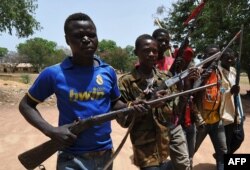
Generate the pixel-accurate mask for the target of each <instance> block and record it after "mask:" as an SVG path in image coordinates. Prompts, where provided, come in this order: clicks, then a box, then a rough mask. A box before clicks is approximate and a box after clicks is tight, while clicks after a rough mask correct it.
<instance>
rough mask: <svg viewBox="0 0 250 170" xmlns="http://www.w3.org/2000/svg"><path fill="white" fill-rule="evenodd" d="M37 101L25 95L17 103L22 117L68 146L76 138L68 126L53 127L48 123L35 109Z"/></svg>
mask: <svg viewBox="0 0 250 170" xmlns="http://www.w3.org/2000/svg"><path fill="white" fill-rule="evenodd" d="M37 104H38V103H37V102H35V101H34V100H32V99H31V98H30V97H29V96H28V95H25V96H24V97H23V99H22V100H21V102H20V104H19V111H20V113H21V114H22V115H23V117H24V118H25V119H26V120H27V121H28V122H29V123H30V124H31V125H32V126H34V127H35V128H37V129H39V130H40V131H41V132H42V133H43V134H45V135H46V136H48V137H50V138H51V139H53V140H55V141H57V142H58V143H61V144H62V145H65V146H70V145H72V144H73V142H74V141H75V139H76V135H74V134H73V133H71V132H70V130H69V129H68V127H69V126H60V127H54V126H52V125H51V124H49V123H48V122H47V121H46V120H45V119H44V118H43V117H42V116H41V113H40V112H39V111H38V110H37V108H36V106H37Z"/></svg>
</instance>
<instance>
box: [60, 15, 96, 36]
mask: <svg viewBox="0 0 250 170" xmlns="http://www.w3.org/2000/svg"><path fill="white" fill-rule="evenodd" d="M79 20H80V21H90V22H92V23H93V25H94V26H95V24H94V22H93V20H92V19H91V18H90V17H89V16H88V15H87V14H84V13H81V12H79V13H74V14H71V15H69V16H68V18H67V19H66V20H65V23H64V33H65V34H67V33H68V31H69V27H68V25H69V23H70V22H71V21H79ZM95 28H96V26H95Z"/></svg>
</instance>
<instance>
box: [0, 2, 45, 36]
mask: <svg viewBox="0 0 250 170" xmlns="http://www.w3.org/2000/svg"><path fill="white" fill-rule="evenodd" d="M35 2H36V0H1V3H0V32H7V33H9V34H10V35H12V33H13V29H15V32H16V35H17V37H28V36H29V35H32V34H33V33H34V30H40V29H41V26H40V23H39V22H38V21H36V19H35V18H34V16H33V15H34V14H35V10H36V8H37V7H38V5H37V4H36V3H35Z"/></svg>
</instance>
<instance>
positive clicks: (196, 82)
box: [193, 30, 242, 87]
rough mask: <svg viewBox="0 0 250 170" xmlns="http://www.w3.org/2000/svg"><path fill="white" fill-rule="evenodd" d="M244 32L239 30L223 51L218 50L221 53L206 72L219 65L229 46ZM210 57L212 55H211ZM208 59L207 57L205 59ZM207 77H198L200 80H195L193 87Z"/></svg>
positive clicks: (197, 85)
mask: <svg viewBox="0 0 250 170" xmlns="http://www.w3.org/2000/svg"><path fill="white" fill-rule="evenodd" d="M241 34H242V30H240V31H239V32H237V33H236V35H235V36H234V37H233V38H232V39H231V40H230V42H229V43H228V44H227V46H226V47H225V48H224V49H223V50H222V51H221V52H218V53H220V54H219V55H218V56H217V57H216V58H215V59H214V61H213V62H212V63H211V64H210V65H209V66H208V67H207V68H206V70H205V71H204V72H208V71H210V70H214V69H215V67H217V65H218V61H219V60H220V57H221V56H222V54H223V53H224V52H225V51H226V49H227V48H228V47H230V46H231V45H232V44H233V42H234V41H235V40H236V39H237V38H239V36H240V35H241ZM218 53H216V54H218ZM209 58H210V57H209ZM205 60H206V59H205ZM205 79H206V77H204V76H202V75H201V76H200V78H199V79H198V80H196V81H195V82H194V85H193V87H199V86H200V85H201V84H202V83H203V81H204V80H205Z"/></svg>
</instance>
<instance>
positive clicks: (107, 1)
mask: <svg viewBox="0 0 250 170" xmlns="http://www.w3.org/2000/svg"><path fill="white" fill-rule="evenodd" d="M176 1H177V0H38V2H37V4H38V8H37V10H36V14H35V18H36V19H37V20H38V21H39V22H40V23H41V26H42V27H43V29H42V30H41V31H37V32H35V34H34V35H33V36H30V37H28V38H22V39H18V38H17V37H16V36H15V35H12V36H10V35H8V34H6V33H1V35H0V47H5V48H7V49H8V50H9V51H16V46H17V45H18V44H19V43H23V42H25V40H27V39H30V38H34V37H41V38H44V39H47V40H49V41H54V42H56V43H57V45H58V46H63V47H68V46H67V44H66V43H65V39H64V32H63V25H64V21H65V19H66V18H67V17H68V15H70V14H72V13H75V12H84V13H86V14H88V15H89V16H90V17H91V18H92V19H93V21H94V22H95V24H96V27H97V34H98V38H99V40H102V39H108V40H113V41H115V42H116V43H117V45H118V46H120V47H122V48H124V47H126V46H127V45H133V46H134V41H135V39H136V38H137V37H138V36H139V35H141V34H143V33H148V34H151V33H152V32H153V30H154V29H156V28H158V27H157V26H154V24H153V20H154V19H153V14H155V13H156V9H157V7H159V6H161V5H164V6H165V7H166V8H170V7H171V4H172V3H174V2H176Z"/></svg>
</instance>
